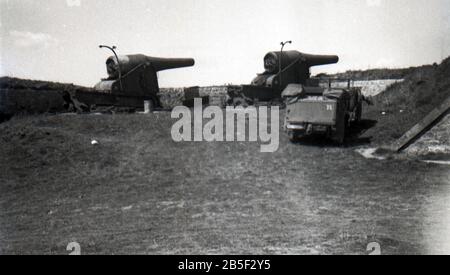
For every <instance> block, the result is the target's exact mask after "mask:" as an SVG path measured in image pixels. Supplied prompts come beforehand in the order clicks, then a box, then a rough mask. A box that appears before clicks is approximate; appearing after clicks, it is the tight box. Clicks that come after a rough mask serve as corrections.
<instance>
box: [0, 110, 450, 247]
mask: <svg viewBox="0 0 450 275" xmlns="http://www.w3.org/2000/svg"><path fill="white" fill-rule="evenodd" d="M171 125H172V120H171V119H170V118H169V114H154V115H150V116H140V115H116V116H109V115H106V116H95V115H84V116H67V115H59V116H49V117H35V118H13V119H12V120H11V121H9V122H6V123H3V124H1V125H0V209H1V211H0V254H11V253H12V254H14V253H25V254H37V253H46V254H47V253H48V254H67V253H68V252H66V250H65V249H66V246H67V244H68V243H69V242H71V241H77V242H79V243H80V244H81V248H82V253H84V254H90V253H104V254H123V253H130V254H143V253H144V254H169V253H175V254H184V253H185V254H199V253H213V254H215V253H219V254H222V253H233V254H252V253H263V254H286V253H288V254H340V253H351V254H366V253H367V252H366V247H367V244H368V243H370V242H373V241H375V242H379V243H380V245H381V248H382V253H385V254H415V253H425V254H430V253H450V240H449V239H450V237H449V236H450V215H449V214H448V213H449V211H448V210H449V209H450V171H449V168H448V166H439V165H434V164H425V163H422V162H419V161H405V160H395V159H388V160H383V161H375V160H367V159H364V158H362V157H361V156H359V155H358V154H357V153H355V152H354V151H355V150H354V149H356V148H358V146H360V145H361V143H360V142H357V141H353V142H350V144H348V145H347V146H346V147H334V146H330V145H327V143H325V142H324V141H315V142H312V141H304V142H303V143H301V144H291V143H289V142H288V140H287V138H286V137H285V136H284V135H282V137H281V140H280V143H281V144H280V149H279V151H278V152H276V153H274V154H262V153H260V152H259V149H260V147H259V145H258V144H252V143H250V144H249V143H174V142H173V141H172V139H171V137H170V127H171ZM92 139H96V140H98V141H99V143H100V144H99V145H98V146H92V145H91V140H92Z"/></svg>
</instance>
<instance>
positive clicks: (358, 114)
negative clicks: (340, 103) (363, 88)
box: [355, 102, 363, 123]
mask: <svg viewBox="0 0 450 275" xmlns="http://www.w3.org/2000/svg"><path fill="white" fill-rule="evenodd" d="M362 109H363V103H362V102H360V103H359V104H358V107H356V114H355V118H356V120H355V122H356V123H360V122H361V120H362Z"/></svg>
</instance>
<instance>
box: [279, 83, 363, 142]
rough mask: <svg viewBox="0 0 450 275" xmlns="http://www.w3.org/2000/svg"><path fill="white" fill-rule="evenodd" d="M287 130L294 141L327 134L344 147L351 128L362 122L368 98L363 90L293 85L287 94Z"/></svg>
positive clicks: (284, 97)
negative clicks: (363, 109) (306, 136)
mask: <svg viewBox="0 0 450 275" xmlns="http://www.w3.org/2000/svg"><path fill="white" fill-rule="evenodd" d="M282 97H283V99H284V101H285V104H286V117H285V129H286V131H287V133H288V135H289V138H290V140H291V141H297V140H298V139H299V138H301V137H302V136H305V135H311V134H316V133H320V134H324V135H326V136H327V137H329V138H331V139H332V140H334V141H335V142H337V143H340V144H342V143H343V142H344V141H345V137H346V135H347V134H348V130H349V127H350V126H351V125H352V124H354V123H358V122H359V121H360V120H361V116H362V108H363V101H366V99H365V97H364V96H363V95H362V94H361V89H360V88H350V87H349V88H347V89H332V88H321V87H307V86H304V85H301V84H290V85H288V86H287V88H286V89H285V90H284V91H283V94H282Z"/></svg>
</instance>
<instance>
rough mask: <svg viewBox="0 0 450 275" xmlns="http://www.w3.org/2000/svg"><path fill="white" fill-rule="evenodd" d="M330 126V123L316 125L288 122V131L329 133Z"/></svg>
mask: <svg viewBox="0 0 450 275" xmlns="http://www.w3.org/2000/svg"><path fill="white" fill-rule="evenodd" d="M330 128H332V127H331V126H329V125H314V124H310V123H286V130H287V131H295V132H297V133H301V134H306V135H310V134H313V133H327V132H328V131H329V130H330Z"/></svg>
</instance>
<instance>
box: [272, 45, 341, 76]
mask: <svg viewBox="0 0 450 275" xmlns="http://www.w3.org/2000/svg"><path fill="white" fill-rule="evenodd" d="M280 61H281V69H282V70H284V69H286V68H287V67H290V66H293V65H295V64H298V65H304V66H306V67H307V68H308V69H309V68H310V67H313V66H319V65H327V64H334V63H337V62H339V57H338V56H336V55H313V54H305V53H301V52H299V51H285V52H282V53H281V52H269V53H268V54H267V55H266V56H265V57H264V68H265V69H266V72H267V73H273V74H276V73H278V71H279V69H280Z"/></svg>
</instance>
